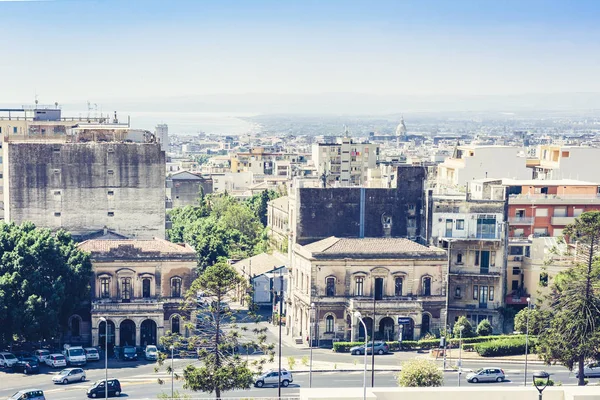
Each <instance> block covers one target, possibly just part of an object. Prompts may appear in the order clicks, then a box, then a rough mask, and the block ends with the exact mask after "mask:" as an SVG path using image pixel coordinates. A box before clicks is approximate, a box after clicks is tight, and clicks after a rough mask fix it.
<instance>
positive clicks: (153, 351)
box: [144, 344, 158, 361]
mask: <svg viewBox="0 0 600 400" xmlns="http://www.w3.org/2000/svg"><path fill="white" fill-rule="evenodd" d="M144 357H146V360H148V361H156V359H157V358H158V349H157V348H156V346H155V345H153V344H149V345H148V346H146V350H144Z"/></svg>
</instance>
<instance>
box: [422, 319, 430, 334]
mask: <svg viewBox="0 0 600 400" xmlns="http://www.w3.org/2000/svg"><path fill="white" fill-rule="evenodd" d="M430 325H431V318H430V317H429V314H423V317H422V319H421V336H425V335H426V334H427V333H429V329H430Z"/></svg>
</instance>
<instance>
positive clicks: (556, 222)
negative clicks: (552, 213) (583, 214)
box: [550, 217, 576, 225]
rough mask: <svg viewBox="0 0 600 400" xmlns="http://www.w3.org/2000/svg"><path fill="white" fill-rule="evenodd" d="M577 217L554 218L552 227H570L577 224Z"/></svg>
mask: <svg viewBox="0 0 600 400" xmlns="http://www.w3.org/2000/svg"><path fill="white" fill-rule="evenodd" d="M575 218H576V217H552V219H551V220H550V221H551V223H552V225H569V224H572V223H574V222H575Z"/></svg>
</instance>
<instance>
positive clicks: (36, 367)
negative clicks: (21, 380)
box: [12, 357, 40, 375]
mask: <svg viewBox="0 0 600 400" xmlns="http://www.w3.org/2000/svg"><path fill="white" fill-rule="evenodd" d="M12 368H13V371H15V372H23V373H24V374H26V375H27V374H37V373H39V372H40V363H39V362H38V360H37V358H35V357H23V358H20V359H19V361H17V362H16V363H15V364H14V365H13V367H12Z"/></svg>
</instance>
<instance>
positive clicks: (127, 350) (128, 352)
mask: <svg viewBox="0 0 600 400" xmlns="http://www.w3.org/2000/svg"><path fill="white" fill-rule="evenodd" d="M123 360H130V361H132V360H137V350H136V348H135V347H133V346H124V347H123Z"/></svg>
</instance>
